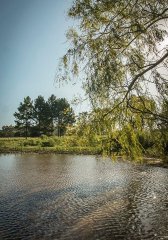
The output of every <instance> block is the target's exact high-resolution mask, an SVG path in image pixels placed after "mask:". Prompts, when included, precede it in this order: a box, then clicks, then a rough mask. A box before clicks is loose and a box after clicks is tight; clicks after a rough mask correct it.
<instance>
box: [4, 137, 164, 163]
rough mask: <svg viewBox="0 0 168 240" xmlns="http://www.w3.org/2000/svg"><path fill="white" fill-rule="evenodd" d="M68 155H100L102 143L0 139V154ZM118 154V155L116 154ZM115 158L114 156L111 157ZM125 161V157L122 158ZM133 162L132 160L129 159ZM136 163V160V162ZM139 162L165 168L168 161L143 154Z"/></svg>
mask: <svg viewBox="0 0 168 240" xmlns="http://www.w3.org/2000/svg"><path fill="white" fill-rule="evenodd" d="M26 152H30V153H60V154H61V153H64V154H65V153H67V154H68V153H69V154H91V155H96V154H102V153H104V152H103V151H102V142H101V141H100V140H98V139H92V141H91V140H88V139H87V138H85V137H82V138H81V137H80V138H78V137H77V136H63V137H56V136H54V137H47V136H42V137H38V138H27V139H25V138H19V137H17V138H0V153H26ZM112 154H113V153H112ZM118 154H120V153H119V152H118ZM113 158H115V154H114V155H113ZM124 159H125V157H124ZM130 160H133V159H130ZM137 161H138V160H137ZM140 162H142V163H147V164H148V165H155V166H163V165H165V166H166V167H167V165H168V161H167V159H164V158H162V157H160V156H159V155H156V154H153V152H152V154H151V153H150V154H147V155H146V154H144V158H141V159H140Z"/></svg>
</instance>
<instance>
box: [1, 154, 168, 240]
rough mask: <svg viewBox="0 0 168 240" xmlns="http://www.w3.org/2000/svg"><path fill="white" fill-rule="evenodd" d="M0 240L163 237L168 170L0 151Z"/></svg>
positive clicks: (167, 224) (166, 234) (167, 222)
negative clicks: (2, 152) (1, 153)
mask: <svg viewBox="0 0 168 240" xmlns="http://www.w3.org/2000/svg"><path fill="white" fill-rule="evenodd" d="M0 236H1V237H0V239H12V240H13V239H61V240H63V239H69V240H71V239H72V240H80V239H83V240H96V239H99V240H102V239H114V240H115V239H117V240H122V239H130V240H132V239H136V240H138V239H152V240H153V239H158V240H162V239H168V169H164V168H160V167H149V166H148V167H147V166H142V165H141V166H139V165H135V164H131V163H126V162H112V161H111V160H109V159H102V158H101V157H96V156H73V155H54V154H48V155H47V154H22V155H19V154H17V155H14V154H10V155H0Z"/></svg>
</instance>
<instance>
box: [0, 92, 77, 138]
mask: <svg viewBox="0 0 168 240" xmlns="http://www.w3.org/2000/svg"><path fill="white" fill-rule="evenodd" d="M14 116H15V119H16V120H15V122H16V127H17V131H15V133H14V134H15V135H16V136H25V137H28V136H33V137H37V136H41V135H47V136H51V135H54V134H57V135H58V136H62V135H64V134H65V133H66V129H67V127H69V126H72V125H73V124H74V122H75V114H74V111H73V109H72V108H71V106H70V104H69V103H68V101H67V100H66V99H65V98H56V96H54V95H51V96H50V97H49V99H48V100H47V101H45V99H44V97H43V96H38V97H37V98H36V99H35V100H34V102H33V101H32V100H31V99H30V97H26V98H24V101H23V103H20V106H19V107H18V112H15V113H14ZM7 132H9V127H8V128H7V127H5V126H4V127H3V129H2V131H1V132H0V135H1V136H14V134H13V135H12V132H11V135H10V134H7ZM5 134H6V135H5Z"/></svg>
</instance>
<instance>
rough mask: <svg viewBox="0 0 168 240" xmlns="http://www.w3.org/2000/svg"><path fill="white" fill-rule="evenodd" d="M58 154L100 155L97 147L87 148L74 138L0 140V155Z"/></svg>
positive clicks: (99, 148) (99, 149)
mask: <svg viewBox="0 0 168 240" xmlns="http://www.w3.org/2000/svg"><path fill="white" fill-rule="evenodd" d="M27 152H28V153H58V154H68V153H69V154H91V155H96V154H100V153H101V147H100V146H99V145H97V146H96V145H95V146H87V144H81V143H80V142H79V141H77V140H76V139H75V138H74V137H69V136H68V137H67V136H66V137H42V138H27V139H25V138H0V153H27Z"/></svg>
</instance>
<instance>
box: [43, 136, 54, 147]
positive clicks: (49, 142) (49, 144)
mask: <svg viewBox="0 0 168 240" xmlns="http://www.w3.org/2000/svg"><path fill="white" fill-rule="evenodd" d="M41 146H42V147H54V146H55V141H54V139H52V138H50V139H48V140H46V141H43V142H42V144H41Z"/></svg>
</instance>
